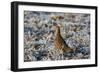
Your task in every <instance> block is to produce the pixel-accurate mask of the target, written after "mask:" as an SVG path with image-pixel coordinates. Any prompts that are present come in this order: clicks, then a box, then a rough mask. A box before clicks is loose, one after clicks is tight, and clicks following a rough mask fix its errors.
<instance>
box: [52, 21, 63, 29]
mask: <svg viewBox="0 0 100 73" xmlns="http://www.w3.org/2000/svg"><path fill="white" fill-rule="evenodd" d="M61 27H62V26H61V24H57V23H53V26H52V28H51V30H53V31H56V30H60V28H61Z"/></svg>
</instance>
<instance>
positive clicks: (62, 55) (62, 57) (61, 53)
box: [60, 50, 64, 60]
mask: <svg viewBox="0 0 100 73" xmlns="http://www.w3.org/2000/svg"><path fill="white" fill-rule="evenodd" d="M60 55H61V60H63V59H64V54H63V51H62V50H60Z"/></svg>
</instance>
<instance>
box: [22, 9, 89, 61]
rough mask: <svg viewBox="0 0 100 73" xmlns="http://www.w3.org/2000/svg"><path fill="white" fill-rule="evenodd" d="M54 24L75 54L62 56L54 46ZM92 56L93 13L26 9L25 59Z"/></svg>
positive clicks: (84, 57)
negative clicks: (91, 29) (91, 23)
mask: <svg viewBox="0 0 100 73" xmlns="http://www.w3.org/2000/svg"><path fill="white" fill-rule="evenodd" d="M53 23H56V24H60V25H61V26H62V27H61V28H60V34H61V36H62V38H63V39H64V41H65V42H66V44H67V45H68V46H69V47H71V48H73V49H75V52H74V53H65V54H64V55H61V53H59V52H58V51H57V50H56V49H55V48H54V39H55V35H54V32H52V31H51V29H52V27H53V26H54V25H53ZM89 58H90V14H86V13H67V12H66V13H62V12H41V11H24V62H31V61H48V60H49V61H54V60H72V59H74V60H76V59H89Z"/></svg>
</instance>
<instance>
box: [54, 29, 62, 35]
mask: <svg viewBox="0 0 100 73" xmlns="http://www.w3.org/2000/svg"><path fill="white" fill-rule="evenodd" d="M55 36H57V37H59V36H61V34H60V28H58V29H57V30H56V33H55Z"/></svg>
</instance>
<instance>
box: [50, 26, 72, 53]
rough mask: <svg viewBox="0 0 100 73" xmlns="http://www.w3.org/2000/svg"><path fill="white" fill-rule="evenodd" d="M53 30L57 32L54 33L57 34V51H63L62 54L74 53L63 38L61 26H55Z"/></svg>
mask: <svg viewBox="0 0 100 73" xmlns="http://www.w3.org/2000/svg"><path fill="white" fill-rule="evenodd" d="M52 29H54V30H55V32H54V34H55V39H54V48H55V49H57V50H59V51H61V52H62V54H64V53H69V52H72V51H73V49H72V48H70V47H69V46H68V45H67V44H66V42H65V40H64V39H63V37H62V36H61V32H60V25H57V24H54V26H53V27H52Z"/></svg>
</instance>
